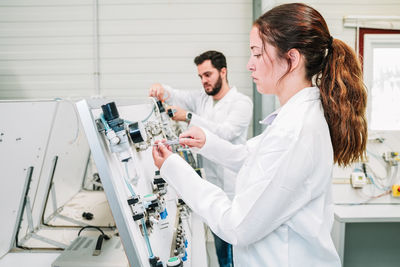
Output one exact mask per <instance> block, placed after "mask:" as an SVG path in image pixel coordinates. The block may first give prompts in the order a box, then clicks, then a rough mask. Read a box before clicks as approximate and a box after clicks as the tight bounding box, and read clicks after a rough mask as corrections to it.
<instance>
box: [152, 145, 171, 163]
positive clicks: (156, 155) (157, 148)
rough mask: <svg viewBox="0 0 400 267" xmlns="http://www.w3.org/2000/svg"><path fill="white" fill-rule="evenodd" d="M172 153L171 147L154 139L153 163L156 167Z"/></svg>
mask: <svg viewBox="0 0 400 267" xmlns="http://www.w3.org/2000/svg"><path fill="white" fill-rule="evenodd" d="M171 155H172V151H171V147H170V146H168V145H167V146H166V145H164V144H163V142H162V141H156V142H155V143H154V146H153V159H154V165H156V166H157V168H158V169H161V166H162V165H163V164H164V161H165V160H166V159H167V158H168V157H169V156H171Z"/></svg>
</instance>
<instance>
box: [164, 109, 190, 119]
mask: <svg viewBox="0 0 400 267" xmlns="http://www.w3.org/2000/svg"><path fill="white" fill-rule="evenodd" d="M168 109H172V110H175V113H174V116H173V117H172V119H173V120H175V121H186V113H187V111H186V110H184V109H182V108H180V107H177V106H169V107H168Z"/></svg>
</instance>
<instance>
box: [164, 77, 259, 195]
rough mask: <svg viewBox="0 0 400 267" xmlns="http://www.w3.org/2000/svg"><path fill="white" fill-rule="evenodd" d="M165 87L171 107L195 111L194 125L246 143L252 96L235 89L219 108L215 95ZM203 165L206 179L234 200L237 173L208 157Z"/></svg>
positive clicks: (231, 90) (233, 140)
mask: <svg viewBox="0 0 400 267" xmlns="http://www.w3.org/2000/svg"><path fill="white" fill-rule="evenodd" d="M163 87H164V89H165V90H166V91H167V92H166V96H167V97H168V99H167V100H166V103H167V104H171V105H175V106H179V107H181V108H183V109H185V110H187V111H191V112H192V114H193V116H192V119H191V121H190V126H192V125H195V126H199V127H204V128H205V129H207V130H209V131H211V132H212V133H214V134H216V135H217V136H218V137H220V138H222V139H224V140H227V141H229V142H231V143H233V144H244V143H246V140H247V131H248V127H249V124H250V120H251V116H252V113H253V104H252V102H251V100H250V98H249V97H248V96H245V95H244V94H242V93H239V92H238V91H237V89H236V88H235V87H232V88H231V89H230V90H229V91H228V93H227V94H226V95H225V96H224V97H223V98H222V99H220V100H219V101H218V102H217V103H216V104H215V105H214V101H213V98H212V96H209V95H207V94H206V93H205V92H204V90H199V91H184V90H176V89H173V88H171V87H170V86H168V85H163ZM202 162H203V167H204V172H205V175H206V179H207V180H208V181H210V182H212V183H213V184H215V185H217V186H219V187H220V188H222V189H223V190H224V191H225V192H226V193H227V194H228V195H229V196H230V197H233V194H234V190H235V178H236V173H234V172H232V171H231V170H229V169H226V168H223V167H222V166H221V165H219V164H216V163H215V162H214V161H211V160H208V159H206V158H202Z"/></svg>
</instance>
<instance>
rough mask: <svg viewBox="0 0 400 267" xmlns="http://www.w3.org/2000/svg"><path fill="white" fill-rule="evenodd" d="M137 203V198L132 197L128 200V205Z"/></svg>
mask: <svg viewBox="0 0 400 267" xmlns="http://www.w3.org/2000/svg"><path fill="white" fill-rule="evenodd" d="M138 202H139V197H138V196H134V197H131V198H128V204H129V205H135V204H136V203H138Z"/></svg>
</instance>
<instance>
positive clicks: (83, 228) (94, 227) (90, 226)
mask: <svg viewBox="0 0 400 267" xmlns="http://www.w3.org/2000/svg"><path fill="white" fill-rule="evenodd" d="M88 228H92V229H97V230H99V231H100V232H101V234H102V235H104V236H105V235H106V234H105V233H104V232H103V230H101V229H100V227H97V226H93V225H87V226H84V227H82V228H81V229H80V230H79V232H78V236H79V235H80V234H81V232H82V231H83V230H85V229H88Z"/></svg>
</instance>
